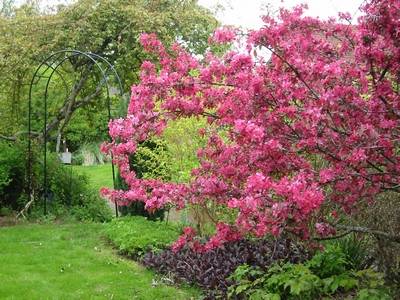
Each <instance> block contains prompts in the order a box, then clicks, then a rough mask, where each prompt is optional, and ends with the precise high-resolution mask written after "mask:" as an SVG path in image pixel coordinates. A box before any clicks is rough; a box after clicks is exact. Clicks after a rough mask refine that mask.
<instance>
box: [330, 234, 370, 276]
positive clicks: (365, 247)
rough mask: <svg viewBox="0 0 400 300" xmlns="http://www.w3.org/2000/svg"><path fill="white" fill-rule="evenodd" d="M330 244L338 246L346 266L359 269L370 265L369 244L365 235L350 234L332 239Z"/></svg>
mask: <svg viewBox="0 0 400 300" xmlns="http://www.w3.org/2000/svg"><path fill="white" fill-rule="evenodd" d="M331 244H333V245H336V246H337V247H339V248H340V249H341V251H342V252H343V253H344V256H345V257H344V259H345V261H346V268H348V269H352V270H361V269H364V268H368V267H370V265H371V258H370V249H369V247H370V244H369V240H368V238H367V237H365V236H358V235H356V234H350V235H347V236H345V237H343V238H341V239H337V240H333V241H332V242H331Z"/></svg>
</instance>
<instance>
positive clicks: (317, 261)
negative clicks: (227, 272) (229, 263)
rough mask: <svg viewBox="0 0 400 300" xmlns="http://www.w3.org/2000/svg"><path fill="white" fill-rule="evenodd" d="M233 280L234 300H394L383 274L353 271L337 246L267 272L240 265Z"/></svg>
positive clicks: (368, 270) (233, 275) (258, 268)
mask: <svg viewBox="0 0 400 300" xmlns="http://www.w3.org/2000/svg"><path fill="white" fill-rule="evenodd" d="M230 279H231V280H233V281H234V284H232V285H231V286H230V287H229V289H228V298H231V299H277V300H279V299H320V298H322V297H324V296H326V297H334V298H335V299H342V298H345V297H346V299H376V300H378V299H392V297H391V296H390V294H389V291H388V289H387V288H386V287H385V282H384V276H383V274H381V273H378V272H376V271H374V270H372V269H364V270H356V269H352V268H351V265H350V264H349V262H348V261H347V260H346V254H345V253H344V252H343V249H342V248H340V247H338V246H337V245H334V244H331V245H329V246H328V247H327V248H326V250H325V251H323V252H318V253H316V254H315V255H314V256H313V257H312V258H311V259H310V260H308V261H306V262H304V263H296V264H293V263H291V262H286V263H283V262H282V261H277V262H275V263H274V264H273V265H272V266H270V267H269V268H267V269H265V268H264V269H262V268H260V267H254V266H249V265H241V266H240V267H238V268H237V269H236V270H235V272H234V273H233V274H232V275H231V276H230Z"/></svg>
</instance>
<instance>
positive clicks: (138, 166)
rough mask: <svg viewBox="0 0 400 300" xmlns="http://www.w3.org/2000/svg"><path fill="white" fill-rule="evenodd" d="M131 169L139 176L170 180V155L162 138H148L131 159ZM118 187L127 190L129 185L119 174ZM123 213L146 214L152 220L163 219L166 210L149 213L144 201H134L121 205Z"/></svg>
mask: <svg viewBox="0 0 400 300" xmlns="http://www.w3.org/2000/svg"><path fill="white" fill-rule="evenodd" d="M129 164H130V168H131V170H134V171H135V173H136V176H137V177H138V178H145V179H151V178H153V179H162V180H165V181H167V180H170V175H171V172H170V157H169V153H168V151H167V145H166V144H165V142H163V141H162V140H158V139H153V140H147V141H144V142H143V143H141V144H140V145H139V146H138V149H137V151H136V152H135V154H133V155H132V156H131V157H130V159H129ZM116 188H117V189H122V190H126V189H127V188H128V187H127V185H126V183H125V182H124V180H123V179H122V178H121V176H120V175H119V174H118V175H117V180H116ZM119 210H120V212H121V214H122V215H124V216H125V215H138V216H144V217H147V218H149V219H151V220H157V219H160V220H163V219H164V210H163V209H160V210H156V211H155V212H153V213H149V212H148V211H147V210H146V209H145V208H144V203H143V202H139V201H137V202H133V203H131V204H130V205H129V206H120V208H119Z"/></svg>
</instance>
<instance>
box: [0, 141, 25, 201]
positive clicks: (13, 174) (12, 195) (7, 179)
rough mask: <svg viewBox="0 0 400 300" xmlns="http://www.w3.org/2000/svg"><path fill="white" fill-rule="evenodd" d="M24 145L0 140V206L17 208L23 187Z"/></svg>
mask: <svg viewBox="0 0 400 300" xmlns="http://www.w3.org/2000/svg"><path fill="white" fill-rule="evenodd" d="M24 150H25V151H26V149H24V145H23V144H21V143H10V142H5V141H0V207H6V206H7V207H9V208H12V209H18V208H19V207H20V204H19V203H18V201H17V200H18V199H19V198H20V196H21V193H22V191H23V188H24V176H25V168H26V159H25V153H26V152H25V151H24Z"/></svg>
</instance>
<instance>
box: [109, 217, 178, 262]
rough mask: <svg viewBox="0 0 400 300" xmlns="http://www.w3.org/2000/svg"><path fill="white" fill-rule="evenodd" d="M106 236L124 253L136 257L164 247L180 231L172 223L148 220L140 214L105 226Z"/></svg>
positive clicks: (115, 220) (175, 237)
mask: <svg viewBox="0 0 400 300" xmlns="http://www.w3.org/2000/svg"><path fill="white" fill-rule="evenodd" d="M105 232H106V236H107V238H108V239H109V240H110V241H111V242H112V244H114V245H115V247H117V249H118V250H119V251H120V252H121V253H123V254H126V255H129V256H132V257H134V258H138V257H140V256H142V255H143V254H144V253H145V252H146V251H148V250H153V251H154V250H159V249H164V248H166V247H167V246H168V245H170V244H171V243H172V242H174V241H175V240H176V239H177V238H178V236H179V234H180V232H179V230H178V228H177V227H176V226H174V225H172V224H166V223H163V222H160V221H149V220H147V219H146V218H144V217H141V216H132V217H122V218H118V219H114V220H112V221H111V222H110V223H108V224H107V226H106V230H105Z"/></svg>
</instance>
